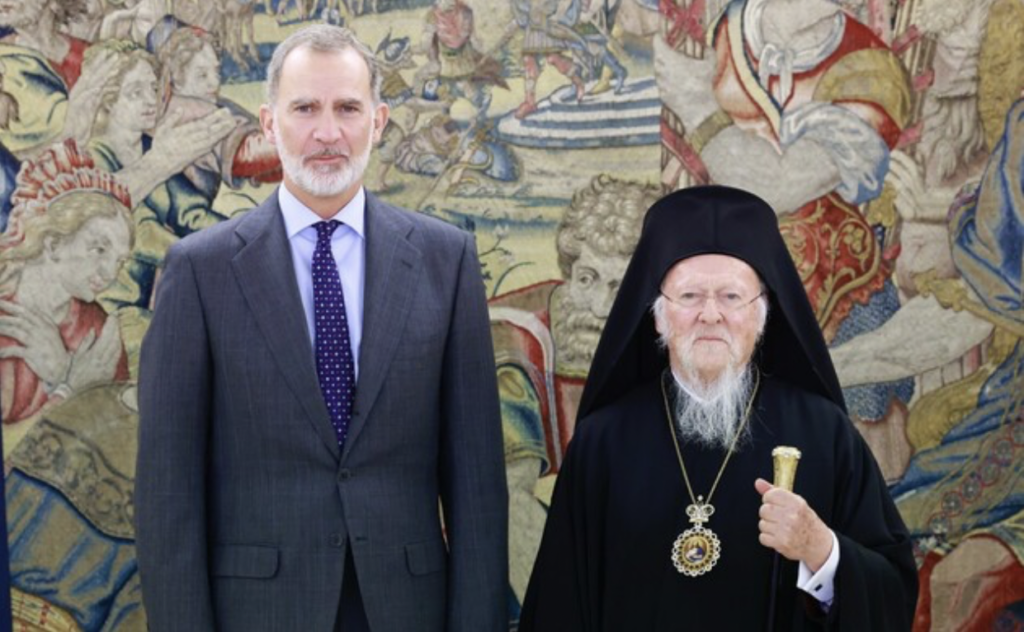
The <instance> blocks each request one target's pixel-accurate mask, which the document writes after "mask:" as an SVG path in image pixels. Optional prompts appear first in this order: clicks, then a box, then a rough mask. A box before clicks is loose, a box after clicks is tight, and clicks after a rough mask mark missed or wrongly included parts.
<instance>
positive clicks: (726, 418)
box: [672, 364, 754, 450]
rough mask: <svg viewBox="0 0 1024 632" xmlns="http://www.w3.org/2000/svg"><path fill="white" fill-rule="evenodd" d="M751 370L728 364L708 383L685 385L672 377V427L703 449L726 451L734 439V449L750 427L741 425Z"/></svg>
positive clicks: (747, 399)
mask: <svg viewBox="0 0 1024 632" xmlns="http://www.w3.org/2000/svg"><path fill="white" fill-rule="evenodd" d="M753 376H754V368H753V365H752V364H747V365H746V366H744V367H742V368H738V367H737V366H736V365H734V364H730V365H729V366H728V368H726V369H725V370H724V371H722V373H721V375H720V376H719V377H718V379H716V380H715V381H713V382H711V383H701V382H699V381H695V382H692V383H690V382H687V383H686V384H685V387H684V386H683V383H681V381H680V376H675V379H673V381H672V383H673V385H674V387H675V395H676V405H675V418H676V427H677V428H679V433H680V435H681V436H682V438H683V440H684V441H688V442H691V443H696V444H698V445H700V446H703V447H706V448H721V449H722V450H728V449H729V448H730V447H731V446H732V445H733V440H734V439H736V433H737V432H740V433H741V435H740V437H739V438H738V439H736V447H737V449H738V448H740V447H741V446H743V444H745V443H746V442H747V441H748V440H749V438H750V424H749V423H744V418H745V415H744V413H746V412H747V405H748V402H749V400H750V395H751V391H752V390H753V386H754V384H753Z"/></svg>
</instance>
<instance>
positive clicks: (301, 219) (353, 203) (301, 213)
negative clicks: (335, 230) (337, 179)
mask: <svg viewBox="0 0 1024 632" xmlns="http://www.w3.org/2000/svg"><path fill="white" fill-rule="evenodd" d="M277 201H278V204H280V206H281V214H282V215H283V216H284V228H285V231H286V232H287V234H288V239H291V238H292V237H294V236H295V235H297V234H299V233H300V232H302V231H303V230H305V229H306V228H309V227H310V226H312V225H313V224H316V223H317V222H321V221H323V220H324V218H322V217H320V216H319V215H317V214H316V213H314V212H313V211H312V210H310V208H309V207H308V206H306V205H305V204H303V203H302V202H300V201H299V198H297V197H295V195H294V194H292V192H291V191H289V190H288V187H287V186H286V185H285V184H284V183H283V182H282V183H281V186H280V187H278V189H277ZM328 219H336V220H338V221H339V222H342V223H343V224H345V225H346V226H348V227H349V228H351V229H352V230H354V231H355V232H356V234H357V235H359V236H360V237H362V238H365V233H364V232H363V228H364V225H365V219H366V190H365V189H363V187H359V190H358V191H356V194H355V196H353V198H352V199H351V200H349V203H348V204H346V205H345V206H343V207H342V208H341V210H339V211H338V212H337V213H335V214H334V216H332V217H329V218H328Z"/></svg>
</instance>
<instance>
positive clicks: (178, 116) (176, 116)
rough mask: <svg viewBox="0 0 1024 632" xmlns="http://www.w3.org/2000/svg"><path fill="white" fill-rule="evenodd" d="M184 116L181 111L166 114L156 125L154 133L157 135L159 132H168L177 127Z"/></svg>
mask: <svg viewBox="0 0 1024 632" xmlns="http://www.w3.org/2000/svg"><path fill="white" fill-rule="evenodd" d="M184 116H185V114H184V113H183V112H182V111H181V110H171V111H170V112H168V113H167V114H164V116H163V118H161V119H160V120H159V121H158V122H157V124H156V131H157V133H159V132H160V131H161V130H169V129H174V128H176V127H178V124H179V123H181V121H182V119H183V118H184Z"/></svg>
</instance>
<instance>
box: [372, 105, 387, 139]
mask: <svg viewBox="0 0 1024 632" xmlns="http://www.w3.org/2000/svg"><path fill="white" fill-rule="evenodd" d="M390 115H391V108H389V107H388V104H387V103H379V104H378V105H377V107H376V108H374V110H373V142H374V143H379V142H380V137H381V136H382V135H383V134H384V128H385V127H387V125H388V117H389V116H390Z"/></svg>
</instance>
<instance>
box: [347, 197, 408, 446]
mask: <svg viewBox="0 0 1024 632" xmlns="http://www.w3.org/2000/svg"><path fill="white" fill-rule="evenodd" d="M406 212H408V211H401V210H398V209H396V208H394V207H391V206H388V205H387V204H385V203H383V202H381V201H380V200H378V199H377V198H376V197H375V196H373V195H371V194H370V193H367V194H366V271H365V275H366V278H365V283H364V288H365V290H364V299H363V340H362V343H361V345H360V348H359V380H358V382H357V383H356V401H355V407H354V412H353V415H352V422H351V424H350V425H349V431H348V440H347V441H346V442H345V451H344V454H343V455H342V458H343V459H344V457H345V455H347V454H348V453H349V452H350V451H351V449H352V446H353V445H354V444H355V442H356V440H358V438H359V433H360V432H361V431H362V429H363V426H364V425H365V423H366V419H367V417H368V416H369V414H370V410H371V409H372V408H373V405H374V403H375V402H376V401H377V396H378V395H379V394H380V389H381V386H382V385H383V384H384V377H385V376H386V375H387V372H388V367H389V366H390V364H391V359H392V358H393V357H394V354H395V350H396V349H397V348H398V342H399V337H400V336H399V334H401V332H402V330H403V329H404V327H405V321H406V318H407V317H408V315H409V311H410V308H411V306H412V300H413V297H414V296H415V294H416V292H415V288H416V281H417V279H418V277H419V274H420V265H419V264H420V251H419V250H418V249H417V248H416V247H415V246H413V245H412V244H411V243H409V241H408V240H407V237H408V235H409V234H410V233H411V232H412V230H413V224H412V222H411V221H409V219H408V218H407V217H405V216H404V214H405V213H406Z"/></svg>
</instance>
